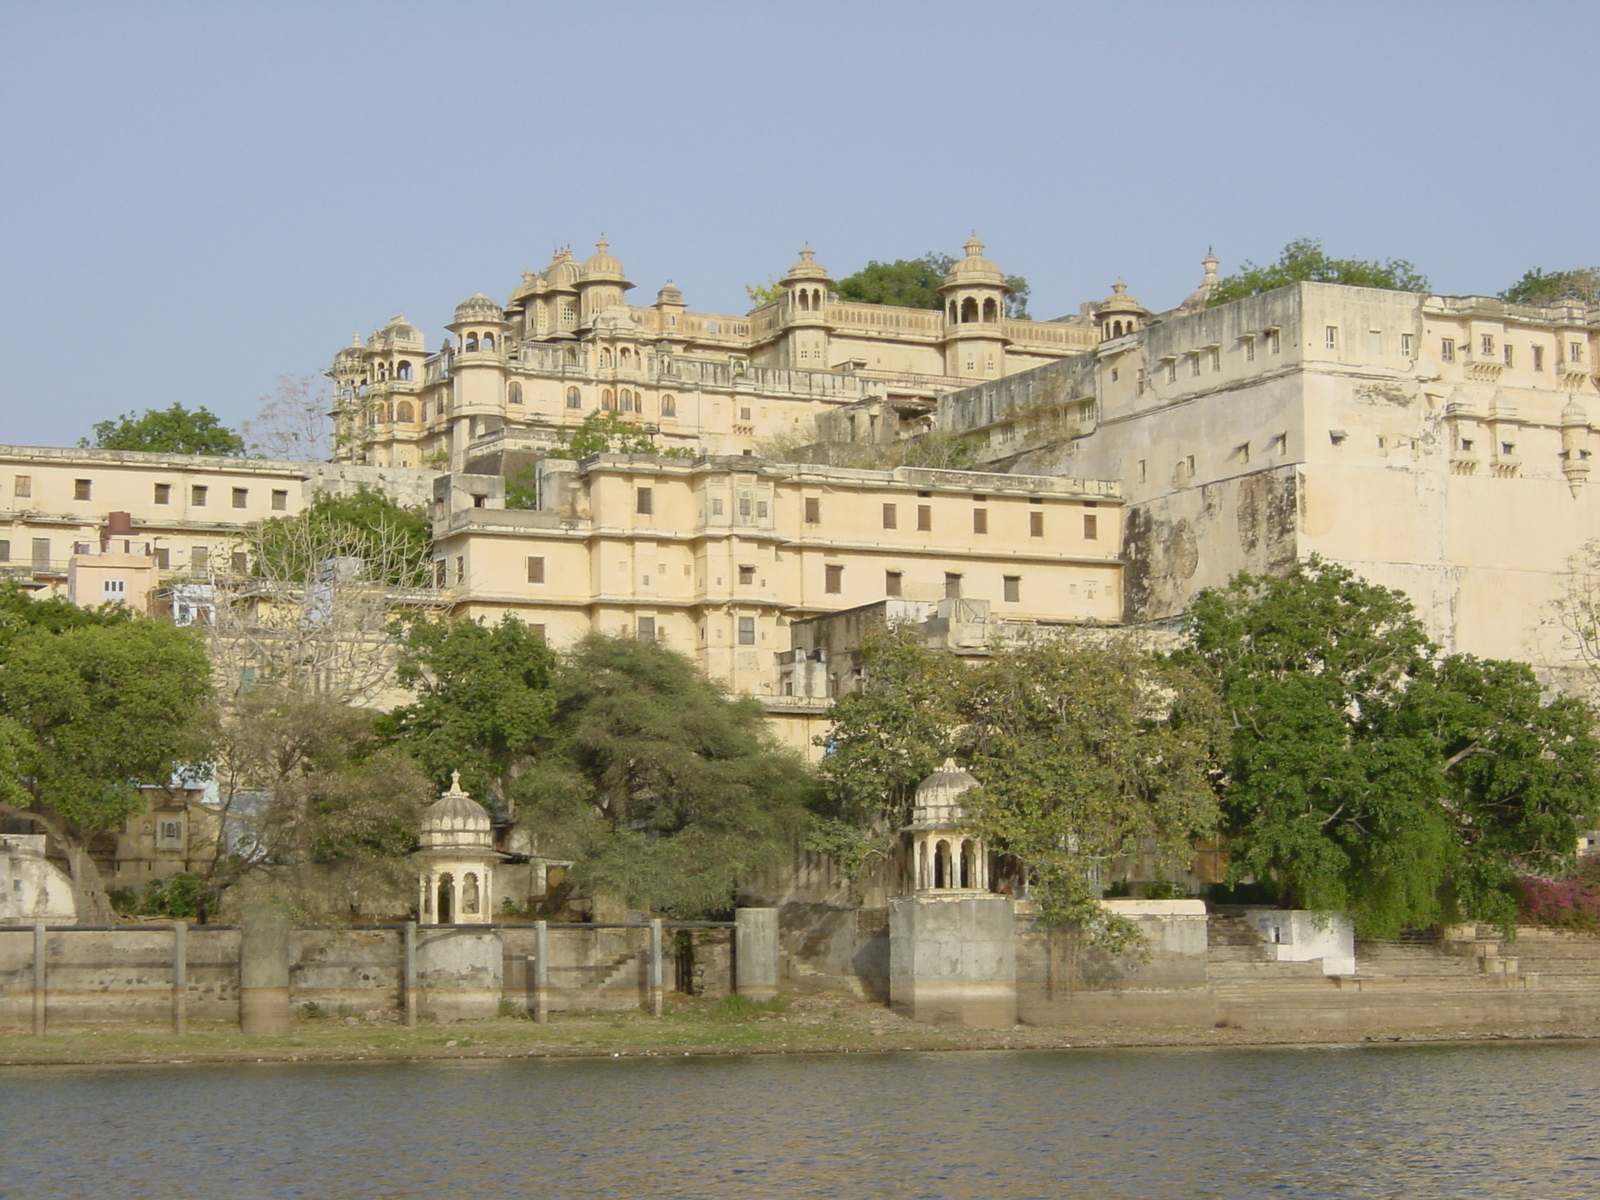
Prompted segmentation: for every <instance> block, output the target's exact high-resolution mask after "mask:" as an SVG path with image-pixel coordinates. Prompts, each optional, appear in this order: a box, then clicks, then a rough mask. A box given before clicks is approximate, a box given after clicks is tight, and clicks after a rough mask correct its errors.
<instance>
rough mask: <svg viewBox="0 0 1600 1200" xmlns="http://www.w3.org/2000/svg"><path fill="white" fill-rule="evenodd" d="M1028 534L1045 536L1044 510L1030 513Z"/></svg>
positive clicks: (1030, 535)
mask: <svg viewBox="0 0 1600 1200" xmlns="http://www.w3.org/2000/svg"><path fill="white" fill-rule="evenodd" d="M1028 536H1029V537H1043V536H1044V514H1043V513H1042V512H1031V513H1029V514H1028Z"/></svg>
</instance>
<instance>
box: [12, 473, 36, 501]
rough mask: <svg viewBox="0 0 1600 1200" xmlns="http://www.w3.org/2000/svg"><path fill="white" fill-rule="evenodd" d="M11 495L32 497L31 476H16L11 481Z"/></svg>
mask: <svg viewBox="0 0 1600 1200" xmlns="http://www.w3.org/2000/svg"><path fill="white" fill-rule="evenodd" d="M11 493H12V495H14V496H31V495H33V476H32V475H17V476H14V477H13V478H12V480H11Z"/></svg>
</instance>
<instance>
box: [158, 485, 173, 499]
mask: <svg viewBox="0 0 1600 1200" xmlns="http://www.w3.org/2000/svg"><path fill="white" fill-rule="evenodd" d="M156 503H157V504H171V503H172V485H171V484H170V483H158V484H156Z"/></svg>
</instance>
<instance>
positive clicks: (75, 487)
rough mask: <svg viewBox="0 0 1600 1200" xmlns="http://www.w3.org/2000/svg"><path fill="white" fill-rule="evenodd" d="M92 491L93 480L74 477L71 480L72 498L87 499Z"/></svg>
mask: <svg viewBox="0 0 1600 1200" xmlns="http://www.w3.org/2000/svg"><path fill="white" fill-rule="evenodd" d="M93 491H94V481H93V480H91V479H74V480H73V481H72V498H73V499H74V500H87V499H89V497H90V495H91V494H92V493H93Z"/></svg>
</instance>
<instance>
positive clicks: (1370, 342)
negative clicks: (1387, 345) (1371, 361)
mask: <svg viewBox="0 0 1600 1200" xmlns="http://www.w3.org/2000/svg"><path fill="white" fill-rule="evenodd" d="M1367 353H1368V354H1382V353H1383V334H1382V333H1381V332H1380V331H1378V330H1376V329H1369V330H1367Z"/></svg>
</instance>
